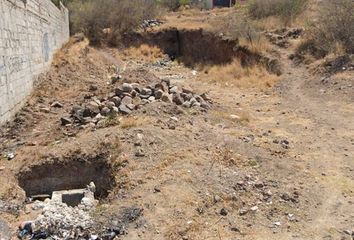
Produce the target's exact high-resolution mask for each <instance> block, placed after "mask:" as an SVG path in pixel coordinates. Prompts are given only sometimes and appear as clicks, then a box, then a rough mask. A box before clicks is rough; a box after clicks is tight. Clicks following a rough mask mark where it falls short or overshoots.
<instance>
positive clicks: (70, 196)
mask: <svg viewBox="0 0 354 240" xmlns="http://www.w3.org/2000/svg"><path fill="white" fill-rule="evenodd" d="M84 196H85V194H84V193H82V192H77V193H66V194H63V195H61V201H62V202H63V203H66V204H67V205H68V206H71V207H75V206H77V205H79V204H80V203H81V200H82V199H83V198H84Z"/></svg>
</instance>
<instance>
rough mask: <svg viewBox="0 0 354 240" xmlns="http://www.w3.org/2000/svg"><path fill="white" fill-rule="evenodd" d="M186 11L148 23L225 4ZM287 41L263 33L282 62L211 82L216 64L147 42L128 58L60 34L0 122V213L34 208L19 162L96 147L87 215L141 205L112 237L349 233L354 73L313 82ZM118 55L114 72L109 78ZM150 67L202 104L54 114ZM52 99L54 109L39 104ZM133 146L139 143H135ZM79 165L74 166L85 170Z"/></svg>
mask: <svg viewBox="0 0 354 240" xmlns="http://www.w3.org/2000/svg"><path fill="white" fill-rule="evenodd" d="M193 11H195V10H193ZM193 11H192V12H187V13H185V14H187V15H188V16H190V18H191V19H192V20H191V19H189V18H188V17H186V18H182V17H181V18H179V17H176V16H167V17H166V21H167V23H166V25H165V26H164V25H162V26H160V28H162V29H163V28H170V27H177V28H179V27H181V28H185V26H188V25H189V24H191V25H193V24H196V22H197V23H198V24H196V25H198V26H199V27H203V26H204V25H203V24H200V22H201V23H205V22H208V21H209V18H212V17H213V16H214V17H215V16H218V14H221V15H224V14H226V13H225V12H224V11H225V10H221V11H220V13H218V12H217V11H216V12H214V11H212V12H204V13H198V14H197V15H196V16H194V17H193V15H194V12H193ZM175 18H177V19H182V20H180V21H182V22H183V23H180V22H178V23H176V22H175V21H172V20H171V19H175ZM169 19H170V20H169ZM191 25H190V26H191ZM205 28H206V29H208V27H207V26H206V27H205ZM208 30H210V29H208ZM156 31H159V29H157V30H156ZM290 43H291V44H292V40H290ZM201 47H210V48H211V47H213V46H201ZM291 49H292V48H287V49H285V48H280V47H277V46H273V53H272V54H273V55H274V57H276V58H278V59H279V60H280V62H281V65H282V69H283V74H282V75H281V76H280V77H276V76H274V75H271V74H269V75H268V73H264V74H261V75H262V76H260V77H259V78H258V80H259V81H256V80H257V79H256V80H254V81H253V84H251V85H250V84H249V82H247V81H248V79H250V78H252V75H250V77H249V78H245V79H244V80H243V81H245V82H244V84H242V82H237V81H236V82H237V84H236V83H235V82H232V81H225V82H223V83H222V84H220V83H218V81H217V80H218V79H217V78H218V77H219V76H218V75H211V76H209V77H208V76H207V75H208V73H207V72H204V71H200V70H201V69H200V68H196V69H191V68H187V67H185V66H184V65H183V64H178V62H177V61H174V62H172V61H168V62H167V63H166V64H158V63H157V61H156V60H159V61H160V62H161V61H162V60H161V59H162V58H161V57H163V54H160V53H158V51H159V50H158V49H157V50H156V49H153V50H151V51H152V52H147V50H146V49H145V50H144V52H145V54H142V55H141V56H142V57H141V58H137V55H139V53H138V54H136V52H135V51H140V50H136V49H134V50H132V49H130V50H129V51H120V50H117V49H109V48H102V49H96V48H92V47H89V46H88V43H87V42H86V41H79V42H75V41H74V42H72V43H69V44H68V45H67V46H66V47H64V48H63V50H62V51H61V52H60V53H59V54H58V56H56V59H55V61H54V63H53V66H52V68H51V70H50V71H49V72H48V73H47V74H44V75H43V76H42V77H41V82H40V83H39V85H38V86H37V87H36V89H35V91H34V92H33V94H32V96H31V97H30V98H29V100H28V102H27V104H26V106H25V107H24V108H23V110H22V111H21V112H20V113H19V114H18V115H17V117H16V118H15V120H14V121H12V122H11V123H9V124H8V125H6V126H4V127H2V128H1V130H0V134H1V138H0V143H1V146H0V151H1V152H2V153H3V154H7V153H9V152H13V153H15V158H14V159H12V160H11V161H8V160H7V159H6V158H4V159H2V160H0V182H1V186H0V199H1V200H0V217H1V218H2V219H4V220H6V221H7V222H8V223H9V224H10V226H11V227H12V229H13V230H14V231H15V230H16V227H17V224H18V222H21V221H23V220H31V219H32V218H34V217H35V215H36V213H35V212H32V211H30V210H29V209H28V208H26V205H25V204H24V200H25V193H24V191H23V189H21V188H20V186H19V180H18V177H19V176H21V172H23V171H25V170H28V169H29V168H30V167H31V166H37V165H44V164H45V163H46V164H47V163H56V164H55V166H56V168H58V166H60V164H63V166H64V165H68V164H70V162H71V161H82V162H85V161H96V160H97V159H98V158H97V156H104V157H105V158H106V159H107V162H108V163H109V164H110V165H111V166H112V171H113V173H112V174H113V176H114V178H115V182H114V183H112V184H111V185H112V186H110V187H108V186H107V188H108V189H107V190H108V191H109V195H108V197H106V198H104V199H101V202H100V205H99V207H98V208H97V210H96V211H95V214H94V216H95V218H97V221H98V222H109V221H111V220H112V218H114V217H113V216H114V214H115V213H117V212H119V211H120V210H121V209H123V208H125V207H139V208H141V209H143V214H142V216H141V217H140V218H139V220H138V221H136V222H133V223H131V224H130V226H129V228H128V233H127V234H126V235H124V236H121V237H120V238H122V239H352V238H353V236H351V234H352V232H353V231H354V211H353V209H354V162H353V159H354V156H353V153H354V124H353V123H354V104H353V96H354V88H353V84H354V82H353V79H354V72H353V71H352V70H350V69H348V70H346V71H344V72H341V73H339V74H335V75H333V76H331V77H330V79H337V80H335V81H337V84H331V83H332V82H330V83H328V81H327V82H324V81H322V80H323V77H324V75H323V74H320V73H316V72H315V71H314V70H313V69H311V67H309V66H306V65H304V64H295V63H294V62H293V61H291V60H289V55H290V54H292V50H291ZM132 51H133V52H132ZM156 51H157V52H156ZM112 66H113V67H112ZM217 67H220V68H221V69H223V67H225V66H217ZM116 68H118V69H119V72H120V73H121V75H122V79H121V80H119V81H118V82H117V83H115V84H113V85H112V84H111V83H110V75H111V74H112V69H116ZM255 77H257V76H254V78H255ZM264 77H269V78H270V80H269V81H270V84H264V81H266V80H265V79H264ZM326 77H327V79H328V76H327V75H326ZM160 78H161V79H162V78H164V79H166V78H168V79H170V80H171V82H172V83H174V84H176V85H177V86H180V87H189V88H192V89H193V90H194V92H196V93H199V94H202V93H204V92H207V93H208V95H209V97H210V98H211V99H212V101H213V104H212V107H211V109H209V110H208V111H202V110H201V109H194V108H191V109H185V108H181V107H179V106H176V105H175V104H172V103H163V102H159V101H157V102H154V103H150V104H148V105H145V106H144V107H142V108H141V109H139V110H136V111H134V112H133V113H132V114H131V115H129V116H126V115H119V116H118V117H117V120H116V121H112V123H111V124H107V126H103V127H101V128H97V129H96V128H94V127H80V128H78V127H74V126H69V127H65V126H61V124H60V118H61V117H63V116H67V115H68V114H69V112H70V110H71V109H72V107H73V106H75V105H77V104H79V103H81V102H83V101H84V99H85V98H88V97H91V96H93V95H95V96H105V95H107V94H109V93H110V92H112V91H114V88H115V87H117V86H119V85H120V84H122V83H123V82H130V83H132V82H137V83H141V84H149V83H151V82H153V81H156V80H157V79H160ZM210 79H213V81H211V80H210ZM341 79H344V80H343V81H341ZM92 86H95V87H94V88H92ZM95 89H97V90H95ZM55 101H59V102H60V103H62V104H63V108H51V107H50V105H51V104H52V103H53V102H55ZM141 149H142V150H143V152H144V154H142V155H141V154H140V155H139V154H136V153H137V151H138V150H141ZM95 159H96V160H95ZM48 171H60V169H48ZM77 171H78V176H77V177H78V178H80V177H81V176H80V174H88V173H87V172H85V173H83V172H82V173H80V169H77ZM33 174H34V175H35V174H36V172H34V173H33ZM38 174H39V176H36V177H38V179H40V177H41V174H44V173H38ZM95 174H100V173H99V171H98V172H95ZM106 174H107V173H106ZM103 177H104V176H103ZM107 177H111V176H107Z"/></svg>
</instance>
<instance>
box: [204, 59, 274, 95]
mask: <svg viewBox="0 0 354 240" xmlns="http://www.w3.org/2000/svg"><path fill="white" fill-rule="evenodd" d="M203 79H207V81H209V82H211V83H215V84H218V85H221V86H228V87H239V88H259V89H266V88H268V87H272V86H273V85H274V84H275V83H276V82H277V81H278V80H279V77H278V76H276V75H273V74H270V73H268V71H267V70H266V69H265V68H264V67H263V66H252V67H246V68H245V67H242V66H241V64H240V62H239V61H237V60H234V61H233V62H232V63H230V64H227V65H221V66H220V65H216V66H212V67H209V68H205V69H204V76H203Z"/></svg>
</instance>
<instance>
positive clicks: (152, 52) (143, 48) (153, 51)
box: [123, 44, 164, 62]
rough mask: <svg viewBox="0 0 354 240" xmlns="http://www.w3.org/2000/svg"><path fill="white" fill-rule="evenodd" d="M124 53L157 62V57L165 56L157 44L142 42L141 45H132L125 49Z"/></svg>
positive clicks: (142, 59)
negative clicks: (150, 44) (151, 44)
mask: <svg viewBox="0 0 354 240" xmlns="http://www.w3.org/2000/svg"><path fill="white" fill-rule="evenodd" d="M123 55H124V56H125V57H128V58H133V59H138V60H141V61H144V62H155V61H156V60H157V59H161V58H163V56H164V53H163V52H162V51H161V49H160V48H158V47H156V46H149V45H148V44H142V45H140V46H139V47H130V48H128V49H126V50H124V51H123Z"/></svg>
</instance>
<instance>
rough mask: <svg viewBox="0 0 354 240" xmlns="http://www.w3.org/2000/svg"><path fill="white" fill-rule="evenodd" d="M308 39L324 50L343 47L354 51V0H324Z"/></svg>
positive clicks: (328, 50)
mask: <svg viewBox="0 0 354 240" xmlns="http://www.w3.org/2000/svg"><path fill="white" fill-rule="evenodd" d="M308 41H310V42H313V43H314V44H315V46H316V47H317V48H318V49H321V50H322V51H326V52H336V50H337V49H342V50H344V51H345V52H347V53H354V1H353V0H336V1H332V0H327V1H325V2H323V5H322V8H321V10H320V14H319V16H318V19H317V20H316V21H315V22H313V24H312V25H311V27H310V31H309V40H308Z"/></svg>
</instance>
